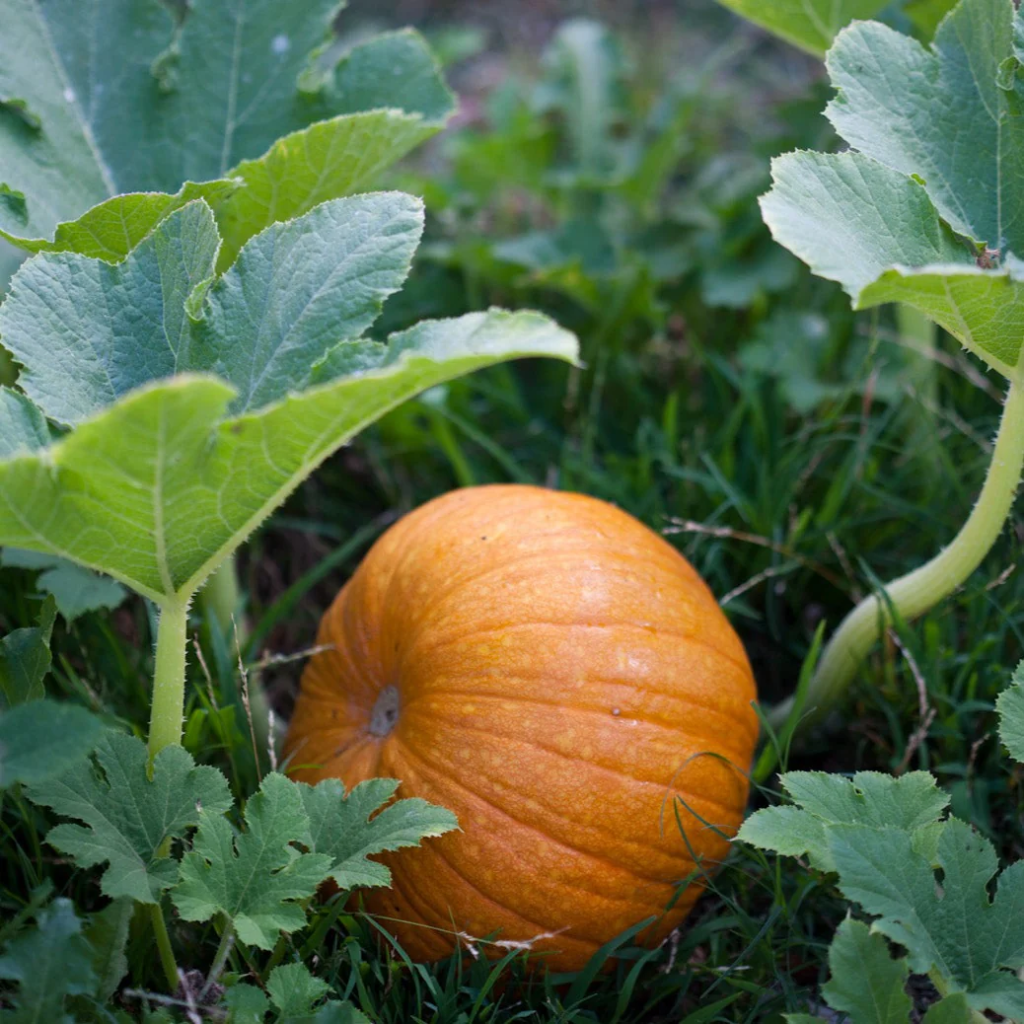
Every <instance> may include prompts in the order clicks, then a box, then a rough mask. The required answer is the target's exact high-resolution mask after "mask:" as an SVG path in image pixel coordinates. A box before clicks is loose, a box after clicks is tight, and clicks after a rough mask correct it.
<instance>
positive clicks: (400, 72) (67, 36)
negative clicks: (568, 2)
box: [0, 0, 454, 267]
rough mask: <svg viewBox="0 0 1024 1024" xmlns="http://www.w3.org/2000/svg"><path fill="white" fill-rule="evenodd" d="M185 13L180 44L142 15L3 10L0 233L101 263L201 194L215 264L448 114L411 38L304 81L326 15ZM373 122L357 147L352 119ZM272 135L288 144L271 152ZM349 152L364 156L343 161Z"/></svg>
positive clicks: (254, 1) (397, 153)
mask: <svg viewBox="0 0 1024 1024" xmlns="http://www.w3.org/2000/svg"><path fill="white" fill-rule="evenodd" d="M189 6H190V9H189V13H188V15H187V16H186V18H185V21H184V25H183V27H182V28H180V30H179V29H177V28H176V26H175V25H174V22H173V20H172V18H171V15H170V13H169V11H168V10H167V8H166V7H165V6H164V5H162V4H160V3H157V2H155V0H96V2H94V3H91V4H89V5H88V6H87V7H85V8H82V7H81V5H79V4H77V3H75V0H11V3H10V4H9V5H8V9H7V10H5V18H4V32H3V34H2V36H0V147H2V148H3V151H4V153H5V159H4V167H3V172H2V177H0V236H5V237H8V238H9V239H11V240H12V241H14V242H16V244H19V245H22V246H24V247H26V248H30V249H33V250H38V249H42V248H50V249H61V250H63V249H72V250H75V251H80V252H84V253H86V254H88V255H91V256H98V257H101V258H104V259H110V260H116V259H119V258H122V257H123V256H124V255H126V254H127V252H129V251H130V249H131V247H132V246H133V245H134V244H137V242H138V241H139V240H140V239H141V238H142V237H143V236H144V234H145V233H146V231H148V230H150V229H151V228H152V227H153V226H155V224H156V223H157V222H158V221H159V219H160V218H161V217H162V216H166V215H167V213H169V212H170V211H171V210H172V209H174V208H177V207H178V206H181V205H182V204H183V203H185V202H188V201H189V200H191V199H194V198H198V197H200V196H202V197H204V198H206V199H207V200H208V201H209V202H210V203H211V205H213V206H214V208H215V209H217V210H218V213H220V212H221V209H222V207H223V216H224V218H225V223H226V225H227V230H226V232H225V234H226V244H225V246H224V248H223V249H222V252H221V260H222V262H221V266H222V267H223V266H227V265H228V263H230V261H231V258H232V257H233V255H234V254H235V253H236V252H237V251H238V249H239V248H240V247H241V245H242V244H243V243H244V241H245V240H246V239H247V238H249V237H251V236H252V235H253V234H255V233H256V232H258V231H260V230H262V229H263V228H264V227H266V226H267V224H269V223H271V221H272V219H275V217H274V215H275V213H276V215H277V216H276V219H282V218H285V217H291V216H296V215H298V214H299V213H302V212H304V211H305V210H308V209H310V208H311V207H312V206H313V205H315V203H316V202H319V201H323V200H325V199H329V198H337V197H339V196H342V195H345V194H348V193H350V192H351V191H353V190H355V189H357V188H359V187H361V186H363V185H365V184H366V183H367V180H366V176H367V175H370V174H372V173H374V172H375V171H377V170H379V169H380V168H382V167H384V166H386V165H387V164H389V163H391V162H393V161H395V160H397V159H399V158H400V157H401V156H403V155H404V153H406V152H407V151H408V150H409V149H410V148H411V147H412V146H414V145H416V144H417V143H418V142H420V141H422V139H424V138H426V137H427V136H429V135H431V134H433V133H434V132H435V131H437V130H438V129H439V128H440V127H441V126H442V125H443V124H444V122H445V120H446V119H447V118H448V116H449V115H450V114H451V111H452V109H453V107H454V100H453V97H452V95H451V93H449V92H448V90H447V88H446V86H445V85H444V83H443V80H442V79H441V76H440V73H439V69H438V67H437V64H436V62H435V60H434V58H433V56H432V55H431V53H430V51H429V49H428V48H427V46H426V45H425V43H424V42H423V40H422V38H421V37H419V36H418V35H417V34H416V33H413V32H396V33H388V34H385V35H383V36H379V37H376V38H372V39H370V40H366V41H364V42H361V43H359V44H358V45H356V46H354V47H352V48H351V49H350V50H349V51H347V52H344V53H340V54H339V53H335V52H334V51H333V50H332V51H331V52H330V60H329V62H327V63H324V61H323V59H322V58H321V59H319V61H318V64H319V65H320V66H319V67H318V70H317V72H316V73H315V74H310V68H311V67H312V65H311V63H310V61H311V54H313V53H315V52H317V51H318V50H319V48H320V47H321V45H322V44H323V43H324V42H325V40H327V39H328V38H329V25H330V22H331V20H332V17H333V15H334V14H335V13H336V10H337V8H338V7H339V6H340V5H339V3H338V2H337V0H311V2H309V3H303V4H287V5H283V6H282V5H281V4H279V3H277V2H276V0H232V2H230V3H220V2H218V0H196V2H194V3H192V4H190V5H189ZM99 38H102V39H103V40H104V45H105V53H103V54H101V53H99V52H97V50H96V49H95V45H94V43H95V40H96V39H99ZM110 53H116V54H117V58H116V59H110V58H109V56H108V55H109V54H110ZM396 72H397V73H396ZM300 81H301V82H302V89H301V91H300V89H299V83H300ZM5 104H6V105H5ZM378 108H380V110H379V111H378V117H377V119H376V121H375V123H374V124H373V130H374V132H375V133H377V132H379V136H378V135H376V134H375V137H374V138H372V139H371V138H369V137H368V136H367V134H366V129H367V125H366V123H365V122H361V121H360V120H359V119H358V118H351V117H350V116H349V115H353V114H357V113H358V112H362V111H368V110H377V109H378ZM384 108H388V109H384ZM321 122H322V123H321ZM310 125H313V126H314V127H313V129H312V130H311V131H310V132H309V134H308V135H307V134H306V132H305V129H308V128H309V127H310ZM284 136H291V143H290V144H289V145H288V146H286V147H284V148H283V149H278V150H276V151H274V152H271V153H268V152H267V151H268V149H270V148H271V147H272V146H273V145H274V143H275V141H276V140H278V139H280V138H282V137H284ZM360 138H361V139H362V142H359V141H358V139H360ZM358 145H365V147H366V156H365V158H364V157H363V155H362V153H360V154H359V156H358V157H353V156H352V154H353V153H354V151H355V150H354V147H355V146H358ZM346 150H348V152H347V153H346ZM261 155H265V157H264V158H263V159H261ZM353 165H355V166H353ZM183 182H185V183H188V184H186V185H185V186H184V187H183V186H182V183H183ZM196 182H198V183H200V184H193V183H196ZM236 188H237V189H238V191H237V192H234V198H232V197H231V195H230V193H232V192H233V190H235V189H236ZM179 190H181V191H179ZM307 190H313V191H315V193H316V197H315V198H314V197H311V196H309V195H307V194H306V191H307ZM122 193H150V194H149V195H144V196H135V195H130V196H125V197H123V198H122V197H121V194H122ZM239 193H242V194H244V198H243V196H242V195H240V194H239ZM114 197H117V198H114ZM87 211H88V212H87ZM268 218H269V219H268ZM55 233H56V237H54V235H55ZM51 240H52V241H51Z"/></svg>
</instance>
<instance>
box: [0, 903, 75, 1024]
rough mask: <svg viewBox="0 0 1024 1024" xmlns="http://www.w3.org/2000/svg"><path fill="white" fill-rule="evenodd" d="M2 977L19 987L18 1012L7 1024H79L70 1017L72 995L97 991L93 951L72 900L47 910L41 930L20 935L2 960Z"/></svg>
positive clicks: (7, 1016)
mask: <svg viewBox="0 0 1024 1024" xmlns="http://www.w3.org/2000/svg"><path fill="white" fill-rule="evenodd" d="M0 978H3V979H4V980H6V981H13V982H17V984H18V991H17V995H15V996H14V997H13V1000H12V1001H13V1005H14V1009H13V1011H10V1012H8V1011H6V1010H5V1011H4V1016H3V1019H4V1021H5V1024H73V1021H74V1018H73V1017H72V1016H71V1015H70V1014H68V1013H65V1012H64V1000H65V998H66V997H67V996H75V995H86V994H88V993H91V992H92V991H93V988H94V986H95V976H94V975H93V969H92V949H91V947H90V946H89V943H88V941H87V940H86V939H85V937H84V936H83V935H82V922H81V921H80V920H79V919H78V916H77V915H76V914H75V907H74V904H73V903H72V902H71V900H66V899H57V900H54V901H53V903H51V904H50V905H49V906H48V907H46V908H45V909H44V910H41V911H40V912H39V914H38V916H37V918H36V926H35V927H34V928H30V929H28V930H27V931H24V932H22V933H21V934H20V935H18V936H16V937H15V938H14V939H13V940H12V941H11V942H10V943H9V944H8V945H7V948H6V949H5V951H4V953H3V955H0Z"/></svg>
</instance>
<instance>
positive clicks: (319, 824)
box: [299, 779, 458, 889]
mask: <svg viewBox="0 0 1024 1024" xmlns="http://www.w3.org/2000/svg"><path fill="white" fill-rule="evenodd" d="M299 788H300V791H301V793H302V801H303V804H304V805H305V808H306V813H307V815H308V816H309V830H310V836H311V838H312V840H313V847H312V848H313V849H314V850H315V851H316V852H317V853H324V854H327V855H328V856H329V857H330V858H331V860H332V867H331V878H333V879H334V881H335V882H336V883H337V885H338V887H339V888H341V889H355V888H359V887H363V886H374V885H390V884H391V872H390V871H389V870H388V869H387V868H386V867H385V866H384V865H383V864H378V863H377V862H376V861H371V860H369V859H368V858H369V857H370V856H371V855H372V854H375V853H383V852H385V851H386V850H399V849H402V848H403V847H406V846H419V844H420V842H421V840H423V839H426V838H427V837H430V836H440V835H444V833H445V832H450V831H451V830H452V829H455V828H458V819H457V818H456V817H455V815H454V814H452V812H451V811H449V810H447V809H446V808H444V807H438V806H436V805H434V804H431V803H428V802H427V801H426V800H421V799H420V798H418V797H414V798H411V799H406V800H398V801H396V802H395V803H393V804H390V805H389V806H387V807H384V805H385V804H387V803H388V801H389V800H390V799H391V798H392V797H393V796H394V794H395V790H397V789H398V782H397V781H396V780H394V779H369V780H367V781H366V782H361V783H360V784H359V785H358V786H356V787H355V788H354V789H353V790H352V792H351V793H349V794H348V795H347V796H346V795H345V787H344V785H342V783H341V781H340V780H339V779H324V780H323V781H322V782H320V783H318V784H317V785H316V786H315V787H314V786H308V785H306V784H304V783H300V784H299ZM381 807H384V810H380V808H381ZM378 811H379V813H377V812H378ZM371 815H373V817H371Z"/></svg>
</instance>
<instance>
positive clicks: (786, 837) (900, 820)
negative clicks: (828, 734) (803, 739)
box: [737, 772, 949, 871]
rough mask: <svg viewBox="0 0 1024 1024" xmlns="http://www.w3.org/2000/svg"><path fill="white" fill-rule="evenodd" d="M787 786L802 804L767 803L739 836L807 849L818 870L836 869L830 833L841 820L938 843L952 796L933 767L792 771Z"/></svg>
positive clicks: (787, 849)
mask: <svg viewBox="0 0 1024 1024" xmlns="http://www.w3.org/2000/svg"><path fill="white" fill-rule="evenodd" d="M781 782H782V787H783V789H785V791H786V792H787V793H788V794H789V796H790V797H791V798H792V799H793V801H794V802H795V804H796V805H797V806H794V807H788V806H779V807H765V808H763V809H762V810H760V811H755V812H754V813H753V814H752V815H751V816H750V817H749V818H747V820H746V821H745V822H744V823H743V827H742V828H741V829H740V831H739V834H738V836H737V838H738V839H739V840H740V841H741V842H745V843H750V845H751V846H757V847H759V848H760V849H762V850H774V851H775V852H776V853H781V854H784V855H786V856H789V857H802V856H804V855H805V854H806V855H807V857H808V859H809V860H810V862H811V864H812V865H813V866H814V867H816V868H817V869H818V870H819V871H835V870H836V865H835V862H834V861H833V859H832V851H831V845H830V836H831V833H832V829H833V827H834V826H836V825H860V826H863V827H865V828H869V829H886V830H891V829H898V830H900V831H902V832H905V833H908V834H910V835H911V836H912V837H913V842H914V847H915V849H918V850H928V851H930V850H931V849H933V848H934V845H935V843H936V842H937V839H938V828H939V827H940V821H939V819H940V818H941V816H942V815H943V813H944V812H945V809H946V807H947V805H948V804H949V797H948V796H947V795H946V794H945V793H943V792H942V790H940V789H939V788H938V786H936V784H935V779H934V778H933V776H931V775H930V774H928V772H908V773H907V774H906V775H903V776H901V777H899V778H893V777H892V776H890V775H883V774H882V773H881V772H857V773H856V774H855V775H854V776H853V778H852V779H847V778H844V777H843V776H842V775H830V774H828V773H827V772H787V773H786V774H785V775H783V776H782V778H781Z"/></svg>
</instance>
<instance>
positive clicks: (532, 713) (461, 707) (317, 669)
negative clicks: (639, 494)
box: [285, 485, 758, 970]
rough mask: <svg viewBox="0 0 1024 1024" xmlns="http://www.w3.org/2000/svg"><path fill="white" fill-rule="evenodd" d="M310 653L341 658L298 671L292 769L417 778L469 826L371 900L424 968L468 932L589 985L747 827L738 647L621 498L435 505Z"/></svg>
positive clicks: (746, 708) (410, 522) (515, 493)
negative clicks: (523, 950)
mask: <svg viewBox="0 0 1024 1024" xmlns="http://www.w3.org/2000/svg"><path fill="white" fill-rule="evenodd" d="M317 643H318V644H323V645H332V646H333V649H331V650H327V651H323V652H321V653H319V654H317V655H315V656H314V657H313V659H312V660H311V661H310V663H309V664H308V666H307V668H306V671H305V673H304V675H303V678H302V686H301V692H300V694H299V698H298V702H297V704H296V708H295V713H294V716H293V718H292V721H291V726H290V729H289V732H288V737H287V740H286V750H285V752H286V756H287V757H288V758H290V766H291V767H290V769H289V770H290V773H291V775H292V776H293V777H294V778H297V779H300V780H303V781H306V782H310V783H315V782H317V781H319V780H321V779H324V778H328V777H338V778H341V779H342V780H343V781H344V783H345V785H346V786H348V787H351V786H354V785H355V784H356V783H358V782H361V781H363V780H365V779H368V778H372V777H375V776H385V777H393V778H396V779H401V780H402V784H401V787H400V789H399V795H400V796H406V797H408V796H418V797H423V798H424V799H426V800H430V801H431V802H434V803H438V804H441V805H443V806H445V807H448V808H450V809H451V810H453V811H454V812H455V813H456V814H457V815H458V818H459V824H460V827H461V832H453V833H449V834H448V835H445V836H443V837H441V838H439V839H431V840H429V841H427V842H426V843H425V844H424V845H423V846H422V847H420V848H417V849H409V850H403V851H401V852H400V853H398V854H395V855H382V857H381V858H380V859H381V860H382V861H384V862H385V863H386V864H388V866H389V867H390V869H391V872H392V875H393V880H394V887H393V888H392V889H376V890H368V891H367V892H366V894H365V899H366V904H367V908H368V909H369V910H370V911H371V912H372V913H375V914H378V915H380V916H381V918H382V920H383V923H384V925H385V926H386V927H387V928H388V929H389V930H390V931H392V932H393V933H394V934H395V935H396V936H397V938H398V940H399V941H400V942H401V943H402V945H403V946H404V948H405V949H406V951H407V952H408V953H409V954H410V955H411V956H412V957H414V958H415V959H418V960H435V959H439V958H441V957H444V956H446V955H447V954H449V953H450V952H451V951H452V949H453V948H454V946H455V944H456V942H457V941H459V939H457V938H456V935H455V933H459V932H461V933H464V935H463V936H462V941H468V940H467V938H466V937H467V936H474V937H480V938H484V937H488V936H490V937H493V938H497V939H500V940H512V941H519V942H522V941H529V940H532V939H535V940H536V941H534V942H533V943H532V948H533V949H534V950H536V951H541V952H545V953H546V954H548V955H547V956H545V957H544V962H546V963H547V964H548V965H549V966H550V967H551V968H553V969H555V970H578V969H580V968H581V967H583V966H584V964H585V963H586V962H587V960H588V959H589V958H590V956H591V955H592V954H593V953H594V951H595V950H596V949H597V948H598V947H599V946H601V945H602V944H603V943H605V942H607V941H608V940H609V939H612V938H613V937H614V936H616V935H618V934H619V933H620V932H621V931H623V930H624V929H626V928H628V927H629V926H631V925H633V924H635V923H637V922H638V921H640V920H643V919H644V918H646V917H648V916H650V915H656V916H657V917H658V920H657V922H656V923H654V924H653V925H651V926H649V927H648V928H647V929H646V930H645V931H644V932H643V933H641V936H640V941H643V942H645V943H646V944H649V945H650V944H653V943H656V942H658V941H661V940H662V939H663V938H664V937H665V936H666V935H667V934H668V933H669V932H670V931H671V930H672V929H673V928H675V927H676V926H678V924H679V923H680V922H681V921H682V920H683V918H684V917H686V915H687V914H688V913H689V911H690V909H691V908H692V906H693V904H694V902H695V901H696V899H697V897H698V895H699V894H700V891H701V886H700V884H699V883H694V884H691V885H689V886H688V887H687V888H686V889H685V891H683V893H682V895H681V896H679V898H678V899H677V900H676V902H675V904H674V905H673V907H672V909H671V910H669V911H668V912H666V911H665V908H666V906H668V904H669V903H670V901H671V900H672V899H673V898H674V897H675V896H676V894H677V892H678V886H679V883H680V882H681V881H683V880H684V879H686V878H687V877H688V876H690V875H691V873H692V872H694V870H695V867H694V859H693V857H696V858H697V859H698V860H699V861H700V862H701V865H702V867H703V869H704V870H705V871H707V870H708V869H709V868H713V866H714V865H715V864H716V863H717V862H719V861H721V860H722V858H723V857H724V856H725V854H726V852H727V849H728V841H727V840H726V839H725V838H723V836H722V834H720V833H725V835H731V834H733V833H734V832H735V830H736V828H737V827H738V825H739V823H740V822H741V820H742V817H743V810H744V807H745V804H746V798H747V780H746V775H745V773H746V772H747V770H748V769H749V766H750V761H751V758H752V756H753V751H754V745H755V742H756V739H757V733H758V724H757V718H756V716H755V714H754V712H753V709H752V708H751V706H750V705H751V701H752V700H754V699H755V697H756V692H755V687H754V680H753V676H752V674H751V670H750V665H749V663H748V661H747V657H746V654H745V652H744V650H743V646H742V644H741V643H740V641H739V638H738V637H737V636H736V634H735V632H734V631H733V629H732V627H731V626H730V625H729V623H728V621H727V620H726V618H725V616H724V615H723V614H722V612H721V610H720V609H719V607H718V604H717V603H716V601H715V599H714V597H713V596H712V594H711V592H710V591H709V590H708V588H707V586H706V585H705V584H704V582H703V581H702V580H701V579H700V577H699V576H698V575H697V573H696V571H695V570H694V569H693V568H692V567H691V565H690V564H689V563H688V562H687V561H686V560H685V559H684V558H683V557H682V556H681V555H680V554H679V553H678V552H677V551H676V550H675V549H674V548H673V547H672V546H671V545H670V544H668V543H666V542H665V541H664V540H663V539H662V538H661V537H659V536H658V535H657V534H655V533H654V532H652V531H651V530H649V529H648V528H647V527H646V526H644V525H643V524H642V523H640V522H638V521H637V520H636V519H634V518H632V517H631V516H629V515H627V514H626V513H624V512H622V511H620V510H618V509H616V508H614V507H613V506H611V505H609V504H607V503H605V502H602V501H599V500H597V499H594V498H590V497H586V496H583V495H578V494H569V493H564V492H554V491H548V490H544V489H541V488H537V487H528V486H520V485H494V486H485V487H473V488H466V489H463V490H458V491H454V492H451V493H450V494H447V495H444V496H443V497H441V498H438V499H436V500H434V501H431V502H429V503H428V504H426V505H424V506H422V507H420V508H419V509H417V510H416V511H414V512H412V513H411V514H409V515H407V516H405V517H404V518H403V519H401V520H400V521H399V522H398V523H397V524H395V525H394V526H392V527H391V528H390V529H389V530H388V531H387V532H386V533H385V534H384V535H383V536H382V537H381V538H380V539H379V540H378V541H377V543H376V544H375V545H374V547H373V548H372V549H371V551H370V552H369V554H368V555H367V556H366V559H365V560H364V561H363V563H362V565H361V566H360V567H359V569H358V570H357V572H356V573H355V575H354V576H353V577H352V579H351V580H350V581H349V582H348V583H347V584H346V586H345V587H344V588H343V589H342V591H341V593H340V594H339V595H338V597H337V599H336V600H335V601H334V603H333V604H332V605H331V607H330V608H329V610H328V611H327V613H326V614H325V615H324V618H323V621H322V623H321V626H320V631H319V634H318V637H317ZM675 797H678V798H679V799H678V800H676V799H674V798H675ZM684 802H685V806H684ZM688 808H692V812H691V810H688ZM677 815H678V819H679V821H680V822H681V823H682V825H683V828H684V830H685V833H686V840H685V841H684V839H683V836H682V835H681V834H680V831H679V826H678V824H677ZM695 815H696V816H695ZM700 819H703V821H701V820H700ZM712 826H713V827H712ZM688 846H689V849H688ZM691 854H692V856H691ZM537 936H543V937H542V938H539V939H538V938H537ZM484 948H487V947H484ZM499 952H504V950H499Z"/></svg>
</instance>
